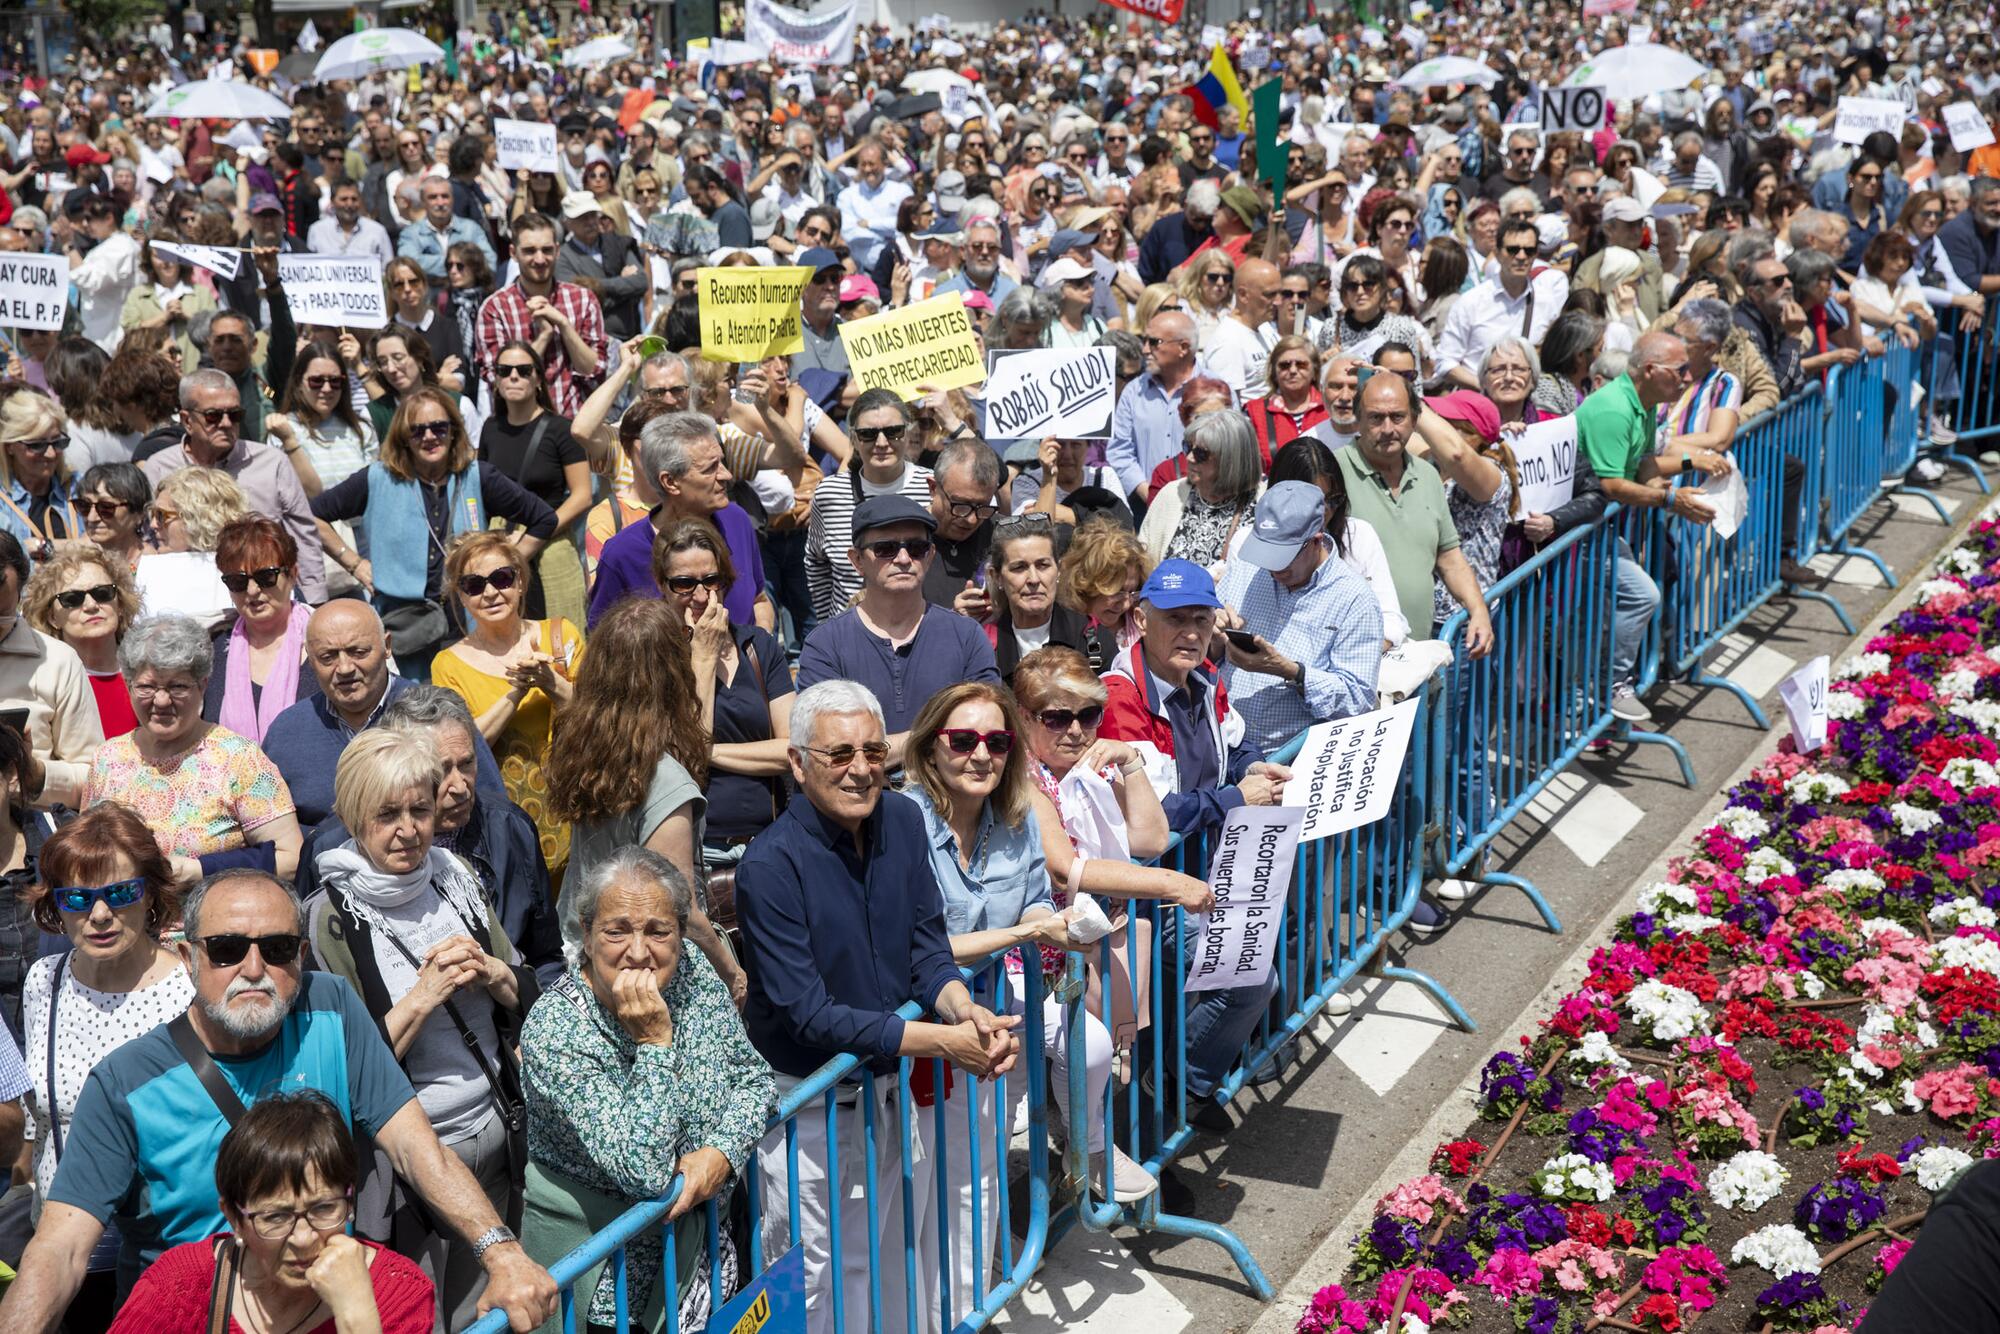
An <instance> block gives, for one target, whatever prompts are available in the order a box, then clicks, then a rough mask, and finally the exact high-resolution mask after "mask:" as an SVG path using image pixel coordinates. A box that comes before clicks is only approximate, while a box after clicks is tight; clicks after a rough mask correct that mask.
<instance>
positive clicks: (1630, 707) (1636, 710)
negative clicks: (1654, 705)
mask: <svg viewBox="0 0 2000 1334" xmlns="http://www.w3.org/2000/svg"><path fill="white" fill-rule="evenodd" d="M1611 716H1612V717H1614V718H1616V719H1617V720H1618V721H1619V722H1621V723H1650V722H1652V721H1653V711H1652V710H1651V709H1649V708H1647V707H1646V701H1645V700H1643V699H1640V698H1639V696H1638V693H1637V692H1636V691H1634V690H1633V689H1632V687H1631V686H1623V685H1621V686H1613V687H1611Z"/></svg>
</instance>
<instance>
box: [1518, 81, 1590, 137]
mask: <svg viewBox="0 0 2000 1334" xmlns="http://www.w3.org/2000/svg"><path fill="white" fill-rule="evenodd" d="M1535 100H1536V101H1537V102H1538V103H1540V104H1541V112H1542V133H1543V134H1552V133H1554V132H1555V131H1557V130H1583V131H1586V132H1588V131H1591V130H1599V129H1602V128H1603V127H1604V90H1603V89H1602V88H1596V87H1591V88H1544V89H1542V90H1541V91H1540V92H1539V93H1537V94H1536V98H1535Z"/></svg>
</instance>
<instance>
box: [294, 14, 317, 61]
mask: <svg viewBox="0 0 2000 1334" xmlns="http://www.w3.org/2000/svg"><path fill="white" fill-rule="evenodd" d="M298 45H299V50H301V51H304V52H306V53H307V54H308V55H310V54H311V53H312V52H314V51H317V50H319V29H318V28H315V27H314V26H313V21H312V20H311V19H307V20H306V26H305V27H303V28H301V29H299V43H298Z"/></svg>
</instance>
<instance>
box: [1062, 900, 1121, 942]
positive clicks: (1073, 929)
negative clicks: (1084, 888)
mask: <svg viewBox="0 0 2000 1334" xmlns="http://www.w3.org/2000/svg"><path fill="white" fill-rule="evenodd" d="M1070 908H1071V912H1070V918H1069V943H1070V944H1072V945H1095V944H1096V943H1097V942H1098V941H1100V940H1102V939H1104V938H1105V937H1106V936H1108V935H1110V934H1111V919H1110V918H1109V917H1106V916H1105V915H1104V909H1102V908H1100V907H1098V906H1097V900H1096V899H1093V898H1092V897H1090V895H1088V894H1079V895H1077V896H1076V900H1075V902H1074V903H1072V904H1071V905H1070Z"/></svg>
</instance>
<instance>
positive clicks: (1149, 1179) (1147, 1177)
mask: <svg viewBox="0 0 2000 1334" xmlns="http://www.w3.org/2000/svg"><path fill="white" fill-rule="evenodd" d="M1090 1175H1091V1177H1092V1179H1093V1180H1096V1181H1102V1180H1103V1179H1104V1177H1103V1155H1102V1154H1092V1155H1091V1169H1090ZM1159 1188H1160V1179H1159V1178H1158V1177H1156V1176H1154V1175H1153V1174H1152V1173H1151V1172H1148V1171H1147V1170H1146V1169H1145V1168H1143V1167H1141V1166H1139V1164H1137V1163H1135V1162H1133V1161H1132V1160H1131V1159H1130V1158H1127V1157H1126V1156H1125V1151H1124V1150H1123V1149H1120V1148H1119V1147H1118V1146H1117V1145H1115V1144H1114V1145H1112V1146H1111V1198H1112V1199H1114V1200H1116V1201H1117V1202H1118V1203H1120V1204H1131V1203H1133V1202H1134V1201H1137V1200H1143V1199H1145V1198H1146V1197H1147V1196H1148V1195H1151V1194H1152V1193H1153V1192H1154V1191H1156V1190H1158V1189H1159Z"/></svg>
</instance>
